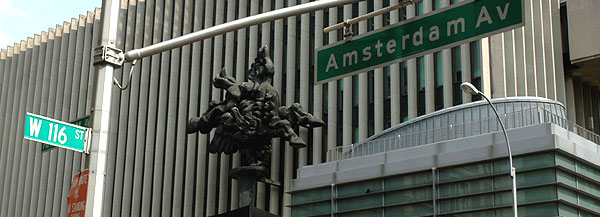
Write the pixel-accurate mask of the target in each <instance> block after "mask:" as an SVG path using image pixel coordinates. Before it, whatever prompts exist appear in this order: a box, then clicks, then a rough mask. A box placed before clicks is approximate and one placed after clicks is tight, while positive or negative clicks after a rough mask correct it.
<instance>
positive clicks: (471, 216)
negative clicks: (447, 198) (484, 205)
mask: <svg viewBox="0 0 600 217" xmlns="http://www.w3.org/2000/svg"><path fill="white" fill-rule="evenodd" d="M481 216H494V211H493V210H484V211H477V212H468V213H459V214H451V215H444V217H481Z"/></svg>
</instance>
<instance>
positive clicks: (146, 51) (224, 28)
mask: <svg viewBox="0 0 600 217" xmlns="http://www.w3.org/2000/svg"><path fill="white" fill-rule="evenodd" d="M359 1H364V0H323V1H315V2H310V3H306V4H301V5H296V6H292V7H287V8H282V9H279V10H274V11H269V12H267V13H262V14H258V15H255V16H250V17H246V18H243V19H238V20H235V21H233V22H228V23H224V24H221V25H217V26H213V27H210V28H206V29H203V30H200V31H197V32H194V33H190V34H187V35H183V36H180V37H177V38H174V39H171V40H167V41H163V42H160V43H157V44H153V45H150V46H148V47H144V48H140V49H135V50H131V51H127V52H126V53H125V61H128V62H131V61H133V60H136V59H141V58H144V57H147V56H151V55H153V54H157V53H161V52H163V51H167V50H170V49H173V48H176V47H181V46H183V45H187V44H191V43H193V42H196V41H200V40H203V39H206V38H210V37H213V36H216V35H220V34H224V33H227V32H230V31H235V30H238V29H241V28H246V27H248V26H252V25H256V24H261V23H265V22H271V21H274V20H277V19H282V18H286V17H290V16H296V15H299V14H303V13H309V12H313V11H316V10H321V9H325V8H331V7H337V6H341V5H345V4H352V3H355V2H359ZM103 8H106V7H103ZM103 13H104V11H103ZM115 13H117V12H115ZM109 14H110V13H109ZM114 19H115V20H116V18H114Z"/></svg>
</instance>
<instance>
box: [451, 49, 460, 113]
mask: <svg viewBox="0 0 600 217" xmlns="http://www.w3.org/2000/svg"><path fill="white" fill-rule="evenodd" d="M451 53H452V54H451V55H452V68H451V69H452V83H453V87H454V88H453V96H454V105H458V104H461V103H462V90H461V89H460V84H461V82H462V66H461V58H460V46H457V47H453V48H452V49H451Z"/></svg>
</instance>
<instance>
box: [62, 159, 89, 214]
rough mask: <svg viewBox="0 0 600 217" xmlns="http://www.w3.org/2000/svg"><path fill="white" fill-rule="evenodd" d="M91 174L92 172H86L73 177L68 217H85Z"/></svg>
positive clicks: (68, 200) (68, 203)
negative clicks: (89, 176)
mask: <svg viewBox="0 0 600 217" xmlns="http://www.w3.org/2000/svg"><path fill="white" fill-rule="evenodd" d="M89 173H90V170H84V171H81V173H79V174H75V175H74V176H73V182H71V190H70V191H69V197H68V198H67V217H83V216H84V215H85V199H86V198H87V188H88V175H89Z"/></svg>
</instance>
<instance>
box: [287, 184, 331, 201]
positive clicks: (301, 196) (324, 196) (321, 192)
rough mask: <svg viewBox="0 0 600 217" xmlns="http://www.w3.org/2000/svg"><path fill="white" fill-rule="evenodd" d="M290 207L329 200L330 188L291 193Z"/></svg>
mask: <svg viewBox="0 0 600 217" xmlns="http://www.w3.org/2000/svg"><path fill="white" fill-rule="evenodd" d="M292 195H293V197H292V205H295V204H301V203H308V202H313V201H320V200H329V199H331V188H329V187H327V188H319V189H312V190H307V191H299V192H294V193H292Z"/></svg>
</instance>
